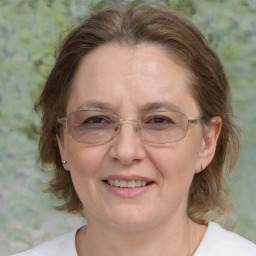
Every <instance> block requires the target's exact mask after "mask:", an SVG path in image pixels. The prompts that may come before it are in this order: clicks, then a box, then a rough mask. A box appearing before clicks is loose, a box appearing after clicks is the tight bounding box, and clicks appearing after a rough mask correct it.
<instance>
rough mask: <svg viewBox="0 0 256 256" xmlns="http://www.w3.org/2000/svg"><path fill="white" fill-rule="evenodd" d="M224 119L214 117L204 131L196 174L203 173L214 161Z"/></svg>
mask: <svg viewBox="0 0 256 256" xmlns="http://www.w3.org/2000/svg"><path fill="white" fill-rule="evenodd" d="M221 126H222V119H221V117H219V116H216V117H213V118H212V119H211V123H210V124H209V125H207V126H206V127H205V128H204V129H205V130H204V132H203V133H204V134H203V139H202V142H201V149H200V152H199V159H198V163H197V168H196V173H199V172H201V171H203V170H204V169H205V168H206V167H207V166H208V165H209V164H210V163H211V161H212V159H213V158H214V155H215V150H216V146H217V141H218V138H219V135H220V132H221Z"/></svg>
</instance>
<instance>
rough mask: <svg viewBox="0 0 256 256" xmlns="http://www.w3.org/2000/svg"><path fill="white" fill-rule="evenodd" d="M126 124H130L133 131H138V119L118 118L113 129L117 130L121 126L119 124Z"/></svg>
mask: <svg viewBox="0 0 256 256" xmlns="http://www.w3.org/2000/svg"><path fill="white" fill-rule="evenodd" d="M128 124H132V126H133V129H134V131H135V132H140V130H141V128H140V125H139V120H132V119H120V120H119V123H118V124H117V126H116V127H115V130H116V131H118V130H119V129H120V128H121V126H123V125H128Z"/></svg>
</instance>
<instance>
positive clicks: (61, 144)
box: [56, 134, 69, 171]
mask: <svg viewBox="0 0 256 256" xmlns="http://www.w3.org/2000/svg"><path fill="white" fill-rule="evenodd" d="M56 139H57V141H58V146H59V151H60V156H61V160H62V161H63V160H66V161H67V157H66V151H65V143H64V138H60V136H59V135H58V134H57V135H56ZM62 165H63V167H64V169H65V170H66V171H69V167H68V161H67V163H66V164H63V163H62Z"/></svg>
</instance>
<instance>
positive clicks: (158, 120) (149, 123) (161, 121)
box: [144, 115, 174, 130]
mask: <svg viewBox="0 0 256 256" xmlns="http://www.w3.org/2000/svg"><path fill="white" fill-rule="evenodd" d="M173 126H174V122H173V121H172V119H170V118H168V117H166V116H160V115H157V116H151V117H148V118H147V119H146V120H145V121H144V128H146V129H152V130H163V129H170V128H171V127H173Z"/></svg>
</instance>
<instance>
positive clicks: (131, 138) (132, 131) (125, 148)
mask: <svg viewBox="0 0 256 256" xmlns="http://www.w3.org/2000/svg"><path fill="white" fill-rule="evenodd" d="M121 121H122V123H120V125H119V130H118V131H117V134H116V135H115V138H114V139H113V144H112V147H111V149H110V157H111V158H112V159H114V160H115V161H119V162H120V163H121V164H122V165H131V164H133V163H135V162H138V161H141V160H142V159H144V158H145V150H144V147H143V143H142V141H141V138H140V134H139V132H138V131H139V128H138V122H137V121H136V120H124V119H123V120H121Z"/></svg>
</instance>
